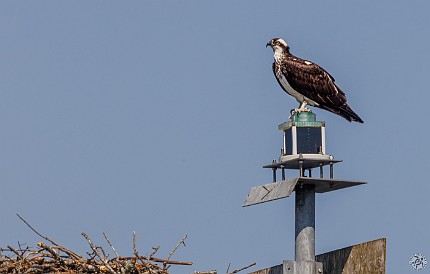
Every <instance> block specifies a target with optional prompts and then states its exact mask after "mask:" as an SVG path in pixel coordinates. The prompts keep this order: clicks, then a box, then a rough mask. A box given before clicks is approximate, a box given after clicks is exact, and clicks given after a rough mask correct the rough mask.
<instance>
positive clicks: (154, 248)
mask: <svg viewBox="0 0 430 274" xmlns="http://www.w3.org/2000/svg"><path fill="white" fill-rule="evenodd" d="M159 248H160V246H157V247H153V248H152V249H153V251H152V253H151V254H149V258H151V257H152V256H154V255H155V253H157V251H158V249H159Z"/></svg>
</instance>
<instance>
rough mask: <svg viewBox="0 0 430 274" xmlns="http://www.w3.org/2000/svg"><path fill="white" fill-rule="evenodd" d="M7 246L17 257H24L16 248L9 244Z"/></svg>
mask: <svg viewBox="0 0 430 274" xmlns="http://www.w3.org/2000/svg"><path fill="white" fill-rule="evenodd" d="M7 248H9V250H10V251H12V252H13V253H15V254H16V256H18V259H21V260H22V259H24V258H23V257H22V256H21V254H19V252H18V250H16V249H15V248H13V247H11V246H10V245H8V246H7Z"/></svg>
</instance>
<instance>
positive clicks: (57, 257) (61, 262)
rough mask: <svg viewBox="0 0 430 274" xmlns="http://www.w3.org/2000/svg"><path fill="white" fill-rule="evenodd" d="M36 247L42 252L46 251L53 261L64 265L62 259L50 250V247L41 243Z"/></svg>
mask: <svg viewBox="0 0 430 274" xmlns="http://www.w3.org/2000/svg"><path fill="white" fill-rule="evenodd" d="M37 245H38V246H40V247H41V248H43V249H44V250H46V251H48V252H49V253H50V254H51V255H52V257H53V258H54V259H55V260H57V261H59V262H60V264H61V265H66V264H65V263H64V261H63V259H61V257H60V255H58V254H57V252H55V250H54V249H52V248H51V247H49V246H47V245H46V244H44V243H42V242H39V243H37Z"/></svg>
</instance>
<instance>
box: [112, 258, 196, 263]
mask: <svg viewBox="0 0 430 274" xmlns="http://www.w3.org/2000/svg"><path fill="white" fill-rule="evenodd" d="M134 258H136V256H134V257H121V258H119V260H122V261H126V260H131V259H134ZM139 258H140V259H143V260H148V261H153V262H156V263H166V264H177V265H192V264H193V262H180V261H171V260H166V259H160V258H155V257H148V256H139Z"/></svg>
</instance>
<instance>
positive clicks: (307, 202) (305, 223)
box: [295, 185, 315, 274]
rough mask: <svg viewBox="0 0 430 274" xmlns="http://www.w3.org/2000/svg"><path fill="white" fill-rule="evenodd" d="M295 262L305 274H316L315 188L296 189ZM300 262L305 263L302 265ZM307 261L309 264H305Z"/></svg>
mask: <svg viewBox="0 0 430 274" xmlns="http://www.w3.org/2000/svg"><path fill="white" fill-rule="evenodd" d="M295 219H296V220H295V221H296V224H295V226H296V248H295V260H296V261H297V262H299V264H300V265H302V266H301V267H300V268H301V269H302V271H303V272H299V273H312V274H314V273H315V186H313V185H303V186H302V187H296V216H295ZM300 261H303V262H302V263H300ZM304 261H307V262H304Z"/></svg>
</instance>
